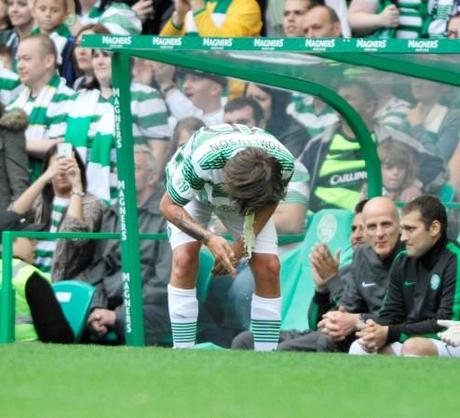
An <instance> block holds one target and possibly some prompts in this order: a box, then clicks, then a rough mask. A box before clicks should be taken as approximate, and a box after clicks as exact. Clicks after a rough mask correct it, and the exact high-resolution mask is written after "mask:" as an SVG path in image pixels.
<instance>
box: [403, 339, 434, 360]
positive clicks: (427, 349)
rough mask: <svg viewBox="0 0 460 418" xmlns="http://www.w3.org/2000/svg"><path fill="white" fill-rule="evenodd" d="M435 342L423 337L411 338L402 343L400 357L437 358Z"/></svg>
mask: <svg viewBox="0 0 460 418" xmlns="http://www.w3.org/2000/svg"><path fill="white" fill-rule="evenodd" d="M434 341H435V340H432V339H430V338H423V337H413V338H409V339H408V340H406V341H404V343H403V346H402V355H403V356H406V357H419V356H437V355H438V350H437V348H436V344H435V343H434Z"/></svg>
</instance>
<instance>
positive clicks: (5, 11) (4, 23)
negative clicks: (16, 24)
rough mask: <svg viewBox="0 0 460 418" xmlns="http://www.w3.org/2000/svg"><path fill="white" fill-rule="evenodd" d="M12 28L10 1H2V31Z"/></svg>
mask: <svg viewBox="0 0 460 418" xmlns="http://www.w3.org/2000/svg"><path fill="white" fill-rule="evenodd" d="M10 28H11V22H10V18H9V17H8V1H7V0H0V31H4V30H7V29H10Z"/></svg>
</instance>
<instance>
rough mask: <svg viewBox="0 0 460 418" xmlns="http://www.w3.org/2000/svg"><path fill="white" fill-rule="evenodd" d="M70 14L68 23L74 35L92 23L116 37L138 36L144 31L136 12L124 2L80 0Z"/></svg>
mask: <svg viewBox="0 0 460 418" xmlns="http://www.w3.org/2000/svg"><path fill="white" fill-rule="evenodd" d="M70 12H71V13H70V16H69V19H68V20H67V23H68V25H69V26H70V30H71V32H72V34H73V35H75V34H77V33H78V31H79V30H80V29H81V27H82V26H85V25H89V24H90V23H98V24H100V25H102V26H105V27H106V28H107V29H108V30H109V32H110V33H112V34H114V35H138V34H140V33H141V30H142V22H141V20H140V19H139V17H138V16H137V14H136V12H135V11H134V10H132V9H130V8H129V6H127V5H126V4H124V3H122V2H118V1H112V0H106V1H101V2H98V1H97V0H78V1H77V2H76V8H75V10H71V11H70Z"/></svg>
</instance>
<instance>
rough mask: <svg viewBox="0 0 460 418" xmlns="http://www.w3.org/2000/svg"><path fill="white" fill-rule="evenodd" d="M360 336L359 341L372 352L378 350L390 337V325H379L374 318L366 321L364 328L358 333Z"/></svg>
mask: <svg viewBox="0 0 460 418" xmlns="http://www.w3.org/2000/svg"><path fill="white" fill-rule="evenodd" d="M356 336H357V337H359V340H358V342H359V343H360V344H361V345H362V346H363V347H364V348H365V349H367V350H369V351H370V352H377V351H378V350H380V349H381V348H382V347H383V346H384V345H385V343H386V341H387V337H388V327H387V326H383V325H379V324H377V323H376V322H374V321H373V320H372V319H368V320H367V321H366V325H365V326H364V328H363V329H361V330H360V331H358V332H357V333H356Z"/></svg>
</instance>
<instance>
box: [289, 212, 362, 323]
mask: <svg viewBox="0 0 460 418" xmlns="http://www.w3.org/2000/svg"><path fill="white" fill-rule="evenodd" d="M352 221H353V213H352V212H350V211H348V210H344V209H323V210H321V211H320V212H318V213H316V214H315V215H314V216H313V218H312V220H311V223H310V225H309V227H308V230H307V234H306V236H305V239H304V241H303V243H302V244H301V245H300V246H299V247H298V248H296V249H295V250H293V251H292V252H290V253H288V254H286V255H285V256H284V257H283V258H281V274H280V279H281V295H282V297H283V304H282V308H281V329H283V330H288V329H297V330H300V331H303V330H306V329H308V321H307V310H308V306H309V305H310V302H311V298H312V297H313V294H314V290H315V286H314V282H313V278H312V274H311V266H310V260H309V257H308V256H309V254H310V252H311V250H312V248H313V247H314V246H315V245H316V244H318V243H324V244H327V245H328V247H329V248H330V250H331V252H332V253H333V254H335V252H336V251H337V250H341V256H340V264H341V266H343V265H346V264H348V263H350V262H351V257H352V251H351V246H350V231H351V223H352Z"/></svg>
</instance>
